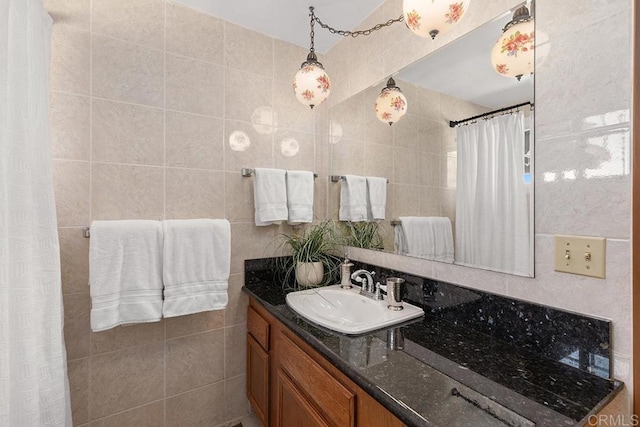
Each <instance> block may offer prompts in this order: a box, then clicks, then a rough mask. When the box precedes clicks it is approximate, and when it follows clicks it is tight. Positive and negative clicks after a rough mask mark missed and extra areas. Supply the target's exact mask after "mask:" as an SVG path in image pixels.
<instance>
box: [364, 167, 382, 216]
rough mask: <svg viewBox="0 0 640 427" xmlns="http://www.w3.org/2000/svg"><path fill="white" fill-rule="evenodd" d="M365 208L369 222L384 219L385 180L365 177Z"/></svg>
mask: <svg viewBox="0 0 640 427" xmlns="http://www.w3.org/2000/svg"><path fill="white" fill-rule="evenodd" d="M367 196H368V197H367V202H368V203H367V208H368V212H367V214H368V217H369V219H370V220H373V221H376V220H381V219H385V212H386V210H387V178H379V177H375V176H368V177H367Z"/></svg>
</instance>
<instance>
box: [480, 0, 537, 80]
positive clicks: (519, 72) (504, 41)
mask: <svg viewBox="0 0 640 427" xmlns="http://www.w3.org/2000/svg"><path fill="white" fill-rule="evenodd" d="M503 31H504V32H503V33H502V36H500V38H499V39H498V41H497V42H496V44H495V45H494V46H493V50H492V51H491V62H492V63H493V67H494V69H495V70H496V72H497V73H498V74H501V75H503V76H506V77H515V78H516V79H518V80H520V79H521V78H522V76H524V75H527V74H532V73H533V71H534V57H535V50H534V49H535V37H536V33H535V24H534V20H533V17H532V16H531V15H529V10H528V9H527V7H526V6H522V7H520V8H518V10H516V12H515V13H514V14H513V19H512V20H511V22H509V23H508V24H507V25H506V26H505V27H504V30H503Z"/></svg>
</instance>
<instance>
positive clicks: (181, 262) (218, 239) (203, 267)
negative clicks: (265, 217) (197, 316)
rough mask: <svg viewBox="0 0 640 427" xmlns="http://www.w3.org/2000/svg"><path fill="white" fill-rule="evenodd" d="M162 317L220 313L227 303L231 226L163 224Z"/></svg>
mask: <svg viewBox="0 0 640 427" xmlns="http://www.w3.org/2000/svg"><path fill="white" fill-rule="evenodd" d="M162 227H163V230H164V269H163V276H164V306H163V308H162V312H163V314H164V317H174V316H182V315H185V314H191V313H199V312H201V311H209V310H221V309H223V308H225V307H226V306H227V302H228V300H229V297H228V294H227V289H228V287H229V269H230V262H231V226H230V225H229V221H227V220H226V219H192V220H170V221H163V223H162Z"/></svg>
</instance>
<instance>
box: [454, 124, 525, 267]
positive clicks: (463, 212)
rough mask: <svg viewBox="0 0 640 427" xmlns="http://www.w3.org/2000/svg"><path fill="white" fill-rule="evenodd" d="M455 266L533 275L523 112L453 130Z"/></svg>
mask: <svg viewBox="0 0 640 427" xmlns="http://www.w3.org/2000/svg"><path fill="white" fill-rule="evenodd" d="M456 141H457V150H458V151H457V156H458V168H457V169H458V171H457V188H456V233H455V234H456V236H455V241H456V246H455V259H456V263H459V264H464V265H469V266H473V267H480V268H485V269H489V270H495V271H501V272H504V273H513V274H520V275H531V274H532V273H533V266H532V261H531V237H530V229H529V227H530V225H529V224H530V218H529V208H528V202H527V190H526V187H525V182H524V119H523V115H522V113H521V112H517V113H514V114H507V115H502V116H498V117H494V118H492V119H490V120H480V121H478V122H477V123H473V124H470V125H467V126H459V127H458V128H457V132H456Z"/></svg>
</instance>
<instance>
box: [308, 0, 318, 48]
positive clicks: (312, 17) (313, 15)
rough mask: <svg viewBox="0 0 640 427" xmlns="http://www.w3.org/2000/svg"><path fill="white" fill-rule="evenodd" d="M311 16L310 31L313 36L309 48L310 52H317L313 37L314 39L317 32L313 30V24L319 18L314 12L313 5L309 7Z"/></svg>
mask: <svg viewBox="0 0 640 427" xmlns="http://www.w3.org/2000/svg"><path fill="white" fill-rule="evenodd" d="M309 16H310V17H311V32H310V33H309V36H310V37H311V47H310V49H309V52H315V50H316V49H315V47H314V40H313V39H314V36H315V35H316V33H315V31H314V30H313V26H314V24H315V20H316V19H317V18H316V15H315V13H314V12H313V6H311V7H309Z"/></svg>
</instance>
